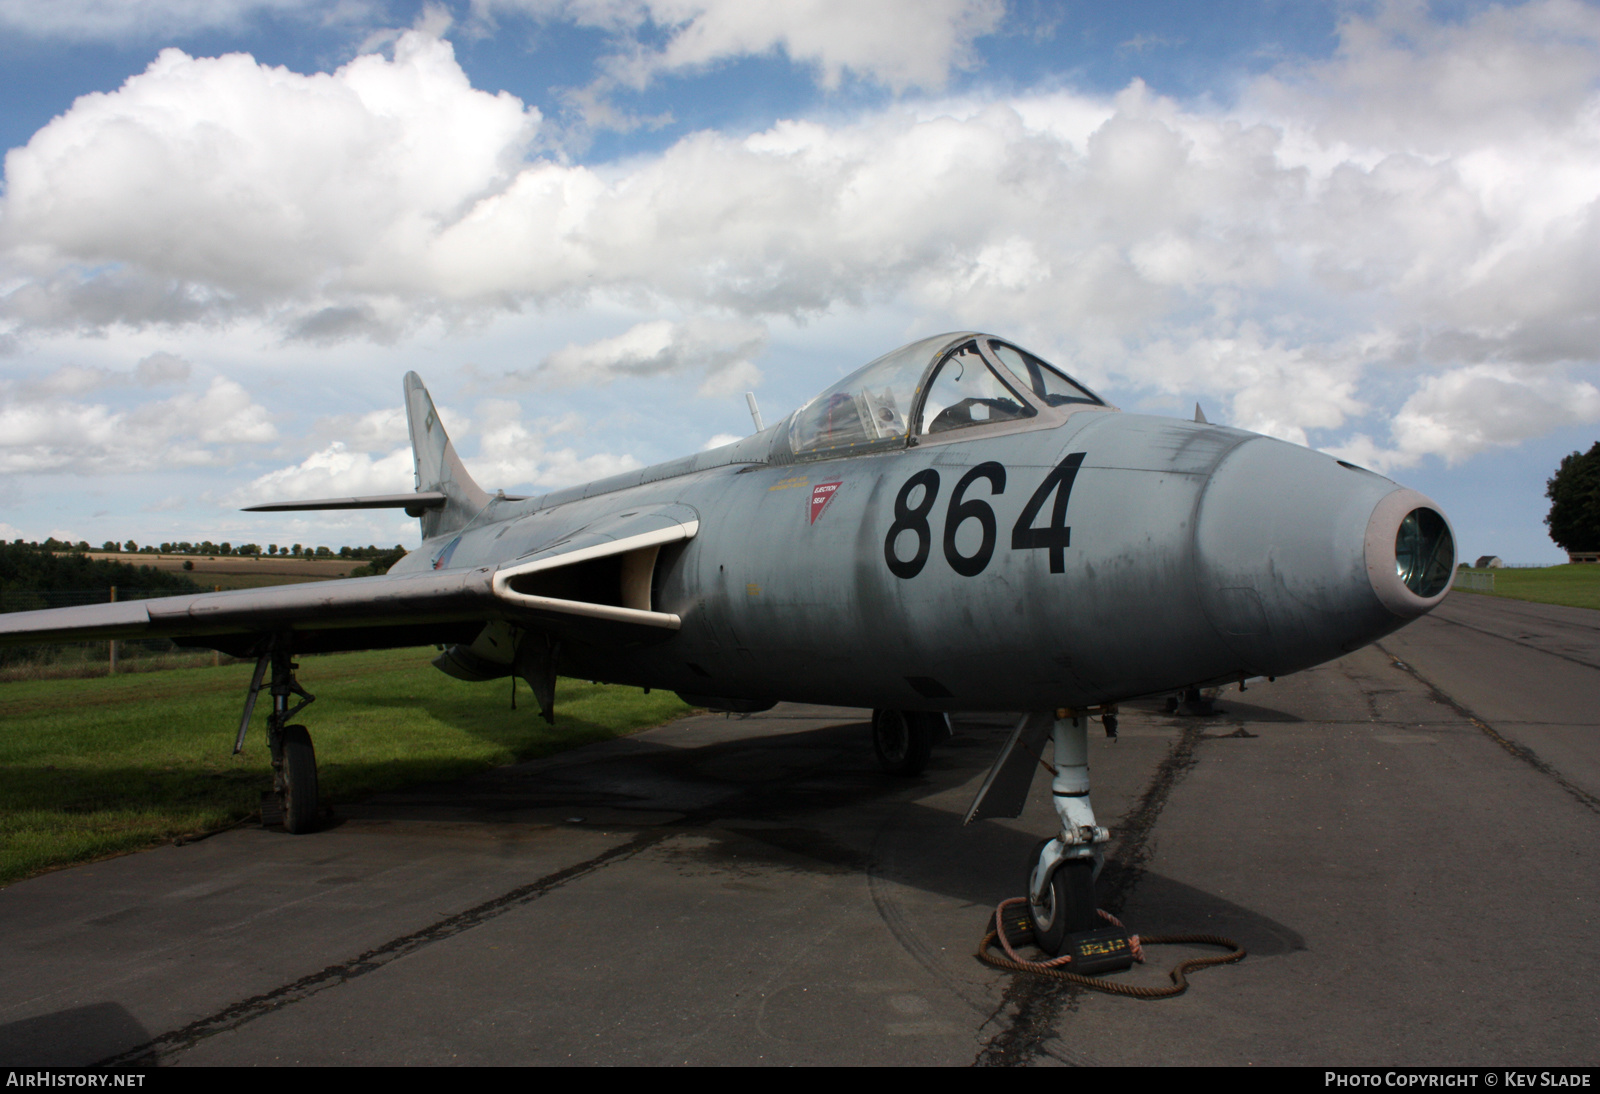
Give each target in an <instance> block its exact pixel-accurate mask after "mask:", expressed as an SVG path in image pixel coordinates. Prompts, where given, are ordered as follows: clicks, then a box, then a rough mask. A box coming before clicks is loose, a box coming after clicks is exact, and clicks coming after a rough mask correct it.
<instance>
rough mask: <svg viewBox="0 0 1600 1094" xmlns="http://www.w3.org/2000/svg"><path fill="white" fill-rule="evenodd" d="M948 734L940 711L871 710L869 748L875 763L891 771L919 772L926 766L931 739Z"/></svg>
mask: <svg viewBox="0 0 1600 1094" xmlns="http://www.w3.org/2000/svg"><path fill="white" fill-rule="evenodd" d="M948 736H950V722H949V720H948V719H947V718H946V717H945V715H943V714H928V713H926V712H924V711H919V710H875V711H873V712H872V750H873V752H875V753H877V756H878V765H879V766H880V767H882V768H883V769H884V770H885V771H887V772H888V773H889V774H891V775H920V774H922V772H923V770H924V769H925V768H926V767H927V766H928V757H929V756H930V755H931V754H932V752H933V745H934V742H935V741H942V740H944V739H945V738H946V737H948Z"/></svg>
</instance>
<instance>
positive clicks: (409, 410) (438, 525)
mask: <svg viewBox="0 0 1600 1094" xmlns="http://www.w3.org/2000/svg"><path fill="white" fill-rule="evenodd" d="M405 390H406V419H407V420H408V421H409V422H410V424H411V452H412V456H413V457H414V458H415V459H416V472H417V489H418V490H419V491H426V490H437V491H439V492H440V493H442V494H444V495H445V497H446V498H447V499H448V500H447V501H446V502H445V504H444V505H443V507H441V508H438V509H429V510H427V511H426V512H425V513H423V516H422V538H423V539H430V538H432V537H433V536H438V535H443V534H445V533H446V532H454V531H456V530H458V529H460V528H463V527H465V526H466V525H467V524H468V523H469V522H470V521H471V520H472V518H473V517H475V516H477V515H478V514H479V513H480V512H482V511H483V509H484V508H485V507H486V506H487V505H488V504H489V495H488V494H485V493H484V492H483V490H482V488H481V487H479V486H478V484H477V483H475V482H473V481H472V476H471V475H469V474H467V469H466V468H465V467H464V466H462V463H461V457H459V456H457V455H456V449H455V446H454V445H452V444H451V443H450V438H449V437H448V436H447V435H446V434H445V431H444V423H443V422H441V421H440V420H439V412H438V411H437V410H435V409H434V406H433V399H432V398H431V397H429V395H428V389H427V388H425V387H423V386H422V377H420V376H418V375H417V374H416V373H415V372H408V373H406V380H405Z"/></svg>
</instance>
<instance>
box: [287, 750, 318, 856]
mask: <svg viewBox="0 0 1600 1094" xmlns="http://www.w3.org/2000/svg"><path fill="white" fill-rule="evenodd" d="M317 805H318V803H317V753H316V750H315V749H314V748H312V747H311V734H310V733H309V732H308V731H307V730H306V727H305V726H284V727H283V827H284V828H285V830H287V831H290V832H294V833H295V834H297V835H298V834H299V833H302V832H315V831H316V830H317Z"/></svg>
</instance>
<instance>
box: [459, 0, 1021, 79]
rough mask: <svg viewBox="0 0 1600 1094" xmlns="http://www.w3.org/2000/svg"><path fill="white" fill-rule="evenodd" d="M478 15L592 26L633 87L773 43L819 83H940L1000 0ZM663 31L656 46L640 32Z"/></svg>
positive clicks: (813, 1) (550, 7)
mask: <svg viewBox="0 0 1600 1094" xmlns="http://www.w3.org/2000/svg"><path fill="white" fill-rule="evenodd" d="M473 7H474V9H475V10H476V11H477V12H478V13H480V15H483V16H487V17H489V18H491V19H492V18H493V16H494V14H495V13H497V12H510V11H516V12H526V13H531V14H534V15H537V16H540V17H541V18H545V19H556V20H568V21H571V22H573V23H576V24H577V25H579V26H589V27H599V28H601V29H603V30H606V31H610V32H612V33H613V34H614V35H615V36H616V37H617V38H618V43H617V45H618V47H619V48H618V49H617V51H616V52H615V53H614V54H613V55H612V56H611V57H610V58H609V59H608V61H607V62H606V67H607V68H608V69H609V70H610V73H611V75H612V77H613V78H614V79H616V80H618V81H620V82H622V83H625V84H628V85H631V86H634V87H643V86H645V85H646V84H648V83H649V82H650V80H651V79H652V78H653V77H655V76H656V75H657V74H660V73H664V72H677V71H682V70H684V69H695V68H703V67H706V66H709V65H713V64H716V63H718V62H720V61H725V60H728V59H731V58H737V57H746V56H752V55H759V54H765V53H771V52H774V51H781V52H782V53H784V54H785V55H786V56H787V57H788V58H789V59H790V60H791V61H793V62H794V63H796V64H799V65H806V66H809V67H812V68H814V69H815V70H816V71H817V73H818V76H819V78H820V81H821V83H822V84H823V86H825V87H836V86H837V85H838V84H839V82H840V81H841V80H842V79H843V77H844V76H845V75H846V74H850V75H855V76H859V77H862V78H864V79H868V80H874V81H876V82H878V83H881V84H884V85H886V86H888V87H891V88H893V89H895V90H897V91H903V90H905V89H907V88H913V87H918V88H941V87H943V86H944V84H945V81H946V80H947V79H949V76H950V72H951V70H952V69H956V68H963V67H966V66H968V65H970V64H971V63H972V62H973V57H974V55H973V50H972V42H973V40H974V39H975V38H979V37H981V36H983V35H986V34H991V33H993V32H994V31H995V30H996V29H997V28H998V27H999V25H1000V21H1001V19H1002V17H1003V16H1004V14H1005V4H1004V3H1003V0H874V2H872V3H861V2H860V0H766V2H763V3H752V2H750V0H474V4H473ZM646 30H648V31H653V32H655V33H656V34H657V35H664V36H665V41H664V42H663V43H662V44H661V45H660V46H659V47H657V48H652V47H650V46H647V45H644V44H642V42H641V40H640V32H642V31H646Z"/></svg>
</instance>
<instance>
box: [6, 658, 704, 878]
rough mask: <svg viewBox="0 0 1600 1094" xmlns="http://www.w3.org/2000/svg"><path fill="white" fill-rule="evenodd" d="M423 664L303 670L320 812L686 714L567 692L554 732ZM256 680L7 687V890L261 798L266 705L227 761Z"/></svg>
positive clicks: (136, 679) (634, 691) (665, 702)
mask: <svg viewBox="0 0 1600 1094" xmlns="http://www.w3.org/2000/svg"><path fill="white" fill-rule="evenodd" d="M433 656H434V651H433V650H432V649H431V648H429V649H416V650H387V651H380V652H368V653H351V654H332V655H327V656H322V657H306V658H303V659H301V661H300V672H299V678H300V682H301V684H302V686H304V687H305V688H306V690H308V691H310V692H312V693H313V694H315V695H316V697H317V702H316V704H315V705H314V706H312V707H311V708H310V709H309V710H307V711H306V712H305V715H304V716H302V717H300V718H297V719H296V720H297V721H304V722H305V723H306V724H307V725H309V726H310V727H311V734H312V738H313V739H314V741H315V742H316V749H317V765H318V771H319V776H320V781H321V791H322V794H323V796H324V799H325V800H328V801H332V802H335V803H337V802H341V801H351V800H353V799H357V798H360V797H363V796H365V795H368V794H372V793H374V792H377V791H382V790H391V789H394V788H396V787H401V786H406V785H408V784H414V783H418V782H426V781H431V780H435V779H447V778H454V777H459V776H462V775H467V774H470V773H472V772H475V771H482V770H484V769H486V768H489V767H493V766H496V765H499V764H505V763H511V762H513V761H516V760H526V759H533V758H537V757H540V756H546V755H550V754H551V753H555V752H560V751H562V750H564V749H567V748H571V747H574V746H576V745H580V744H587V743H589V742H591V741H599V740H605V739H607V738H611V737H617V736H622V735H625V734H628V733H632V732H634V731H636V730H639V729H643V728H646V727H648V726H652V725H658V724H660V723H661V722H664V721H667V720H669V719H672V718H675V717H678V716H680V715H682V714H684V713H686V712H687V711H688V710H689V709H690V708H689V707H688V706H687V705H685V704H684V703H683V702H682V701H681V700H680V699H678V698H677V697H676V696H675V695H672V694H671V693H670V692H652V693H651V694H649V695H645V694H643V693H642V692H641V691H640V689H638V688H627V687H614V686H608V685H598V684H588V683H584V682H580V681H576V680H565V679H564V680H561V681H560V682H559V684H558V685H557V688H556V724H555V725H554V726H548V725H546V724H545V721H544V719H543V718H541V717H540V716H539V712H538V705H537V704H536V703H535V702H534V700H533V696H532V694H531V693H530V692H529V691H528V689H527V688H526V687H522V688H520V689H519V695H518V702H517V706H518V709H517V710H516V711H512V710H511V709H510V684H509V683H508V682H506V681H503V680H502V681H497V682H493V683H486V684H467V683H463V682H462V681H459V680H455V679H452V678H451V677H448V676H446V675H444V674H443V673H441V672H439V671H438V670H436V669H434V668H433V667H431V666H430V665H429V664H428V662H429V661H430V660H431V659H432V658H433ZM252 668H253V666H251V665H249V664H239V665H224V666H222V667H220V668H210V667H207V668H196V669H175V670H172V671H168V672H152V673H143V674H140V675H137V676H117V677H111V678H104V679H94V680H71V681H65V680H41V681H21V682H14V683H5V684H0V726H4V729H3V731H0V884H6V883H8V882H12V881H16V880H19V879H21V878H24V877H28V876H31V875H33V874H37V873H40V872H42V871H45V870H50V869H54V868H56V867H59V866H64V865H68V864H70V863H74V862H84V861H88V860H90V859H96V858H102V857H105V856H107V855H112V854H118V853H122V852H126V851H133V850H138V849H140V848H143V847H149V846H151V845H153V844H157V843H161V842H164V841H167V840H171V839H174V838H176V837H180V836H185V835H191V834H199V833H203V832H209V831H215V830H216V829H219V828H223V827H226V826H228V825H230V824H232V823H234V822H236V821H240V820H243V819H245V818H247V817H250V816H252V815H254V814H256V813H257V812H258V811H259V809H260V798H261V791H263V790H266V789H269V788H270V787H271V785H272V783H271V767H270V765H269V762H268V757H267V747H266V732H265V725H266V709H267V705H268V700H267V697H266V696H265V695H263V696H262V701H261V702H260V703H259V704H258V705H257V710H256V715H255V718H254V719H253V721H252V723H251V730H250V736H249V737H248V738H247V741H246V745H245V751H244V753H243V755H241V756H239V757H237V758H235V757H233V756H232V755H230V753H231V751H232V748H233V736H234V733H235V732H236V731H237V729H238V725H239V716H240V714H241V713H242V712H243V706H244V695H245V691H246V689H247V688H248V687H249V684H250V674H251V671H252Z"/></svg>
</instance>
